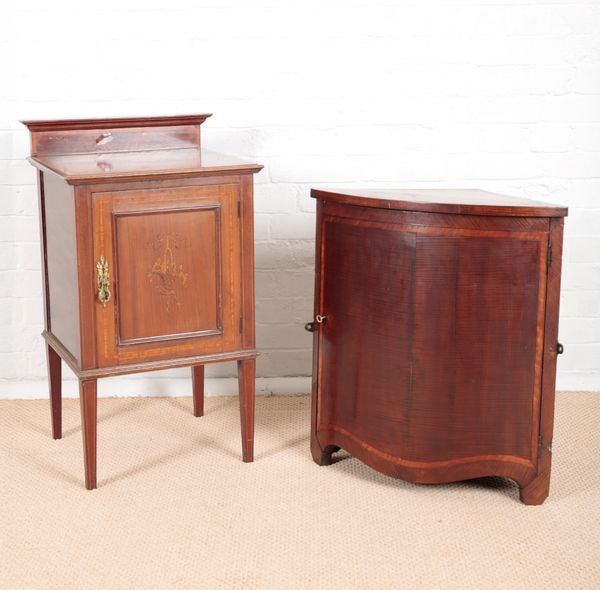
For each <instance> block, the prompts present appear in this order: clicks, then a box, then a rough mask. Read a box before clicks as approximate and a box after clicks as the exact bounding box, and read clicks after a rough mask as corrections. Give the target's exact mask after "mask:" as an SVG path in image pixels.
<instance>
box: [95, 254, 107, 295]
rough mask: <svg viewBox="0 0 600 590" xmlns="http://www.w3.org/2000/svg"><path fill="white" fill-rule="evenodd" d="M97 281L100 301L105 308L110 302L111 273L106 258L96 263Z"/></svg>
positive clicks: (101, 257)
mask: <svg viewBox="0 0 600 590" xmlns="http://www.w3.org/2000/svg"><path fill="white" fill-rule="evenodd" d="M96 281H97V283H98V301H99V302H100V303H102V305H103V306H104V307H106V304H107V303H108V302H109V301H110V289H109V288H108V287H109V285H110V273H109V272H108V262H107V261H106V259H105V258H104V256H100V260H98V262H96Z"/></svg>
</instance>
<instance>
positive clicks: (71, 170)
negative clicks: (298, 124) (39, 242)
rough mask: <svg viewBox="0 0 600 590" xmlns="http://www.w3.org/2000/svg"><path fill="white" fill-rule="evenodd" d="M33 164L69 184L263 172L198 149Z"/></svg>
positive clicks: (44, 159) (52, 158)
mask: <svg viewBox="0 0 600 590" xmlns="http://www.w3.org/2000/svg"><path fill="white" fill-rule="evenodd" d="M29 161H30V162H31V163H32V164H33V165H34V166H37V167H42V168H46V169H48V170H51V171H52V172H55V173H56V174H58V175H59V176H62V177H63V178H64V179H65V180H66V181H67V182H68V183H69V184H86V183H98V182H106V181H111V180H127V179H141V178H148V177H157V176H159V177H168V176H186V175H188V176H189V175H209V174H215V173H220V172H225V173H239V174H243V173H254V172H258V171H260V170H261V169H262V166H261V165H260V164H253V163H251V162H246V161H244V160H240V159H239V158H235V157H233V156H229V155H226V154H219V153H217V152H212V151H208V150H203V149H198V148H181V149H167V150H150V151H141V152H138V151H132V152H104V153H94V154H66V155H65V154H60V155H47V156H32V157H31V158H29Z"/></svg>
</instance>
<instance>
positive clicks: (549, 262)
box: [546, 240, 552, 268]
mask: <svg viewBox="0 0 600 590" xmlns="http://www.w3.org/2000/svg"><path fill="white" fill-rule="evenodd" d="M551 265H552V242H551V241H550V240H548V249H547V251H546V267H547V268H550V266H551Z"/></svg>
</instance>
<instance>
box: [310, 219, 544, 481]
mask: <svg viewBox="0 0 600 590" xmlns="http://www.w3.org/2000/svg"><path fill="white" fill-rule="evenodd" d="M518 227H519V226H518V221H516V222H515V228H518ZM547 240H548V234H547V233H544V232H539V233H534V232H521V231H486V230H478V229H475V230H474V229H465V230H463V229H453V228H444V227H439V228H438V227H424V226H401V225H395V224H383V223H376V222H364V221H361V222H358V221H356V220H353V219H344V218H336V217H328V216H325V219H324V230H323V244H324V245H323V247H322V256H323V260H322V266H321V268H322V271H321V272H322V275H321V284H320V310H319V313H321V314H323V315H325V316H326V321H325V323H324V324H323V327H322V328H321V330H320V337H319V359H318V362H319V369H318V370H319V385H318V391H319V394H318V409H317V423H316V426H317V430H320V431H323V432H327V431H329V432H332V433H334V434H336V433H337V435H336V436H338V438H335V437H334V438H330V439H327V436H325V440H329V441H331V442H333V443H335V444H338V445H340V442H339V441H340V440H341V441H342V443H343V444H341V446H344V444H346V443H347V442H349V443H350V444H349V445H348V446H346V447H345V448H348V447H349V446H352V448H353V449H356V453H355V454H357V455H358V454H359V453H362V454H363V455H365V454H368V457H364V456H363V459H365V460H366V461H367V462H369V459H375V460H377V461H380V463H378V466H379V467H381V465H382V464H383V463H385V464H386V470H387V471H388V472H390V473H395V474H400V475H401V476H403V477H407V478H409V479H413V480H417V481H436V480H437V481H441V480H443V479H446V480H451V479H454V478H456V476H457V475H459V476H460V475H463V476H473V477H474V476H476V475H484V474H485V473H486V469H487V467H488V465H489V463H488V464H487V465H484V464H483V463H484V462H485V461H490V460H493V461H497V462H499V463H502V464H503V465H505V466H506V472H507V473H509V472H510V473H513V472H516V471H515V470H516V469H521V468H522V469H524V470H531V469H532V467H533V464H534V463H535V461H536V460H537V437H538V420H539V411H540V410H539V400H540V383H541V364H542V348H543V347H542V344H543V321H544V309H545V295H546V293H545V285H546V251H547ZM334 434H332V436H334ZM339 437H341V438H339ZM515 466H517V467H515ZM429 468H431V469H435V470H438V475H437V476H435V477H433V476H430V475H428V473H429V471H428V469H429ZM405 469H408V470H409V471H408V472H407V471H403V470H405ZM453 470H454V471H453ZM461 470H462V471H461ZM511 470H512V471H511ZM499 473H501V471H500V472H499ZM528 473H529V471H528ZM459 478H460V477H459Z"/></svg>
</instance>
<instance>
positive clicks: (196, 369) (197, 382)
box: [192, 365, 204, 417]
mask: <svg viewBox="0 0 600 590" xmlns="http://www.w3.org/2000/svg"><path fill="white" fill-rule="evenodd" d="M192 389H193V398H194V416H196V417H200V416H204V365H195V366H193V367H192Z"/></svg>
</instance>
